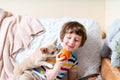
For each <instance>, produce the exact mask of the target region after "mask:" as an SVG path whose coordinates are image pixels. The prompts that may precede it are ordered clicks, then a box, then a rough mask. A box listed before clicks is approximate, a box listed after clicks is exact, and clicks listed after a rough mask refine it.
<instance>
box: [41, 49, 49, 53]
mask: <svg viewBox="0 0 120 80" xmlns="http://www.w3.org/2000/svg"><path fill="white" fill-rule="evenodd" d="M40 51H41V52H42V54H45V53H48V49H47V48H40Z"/></svg>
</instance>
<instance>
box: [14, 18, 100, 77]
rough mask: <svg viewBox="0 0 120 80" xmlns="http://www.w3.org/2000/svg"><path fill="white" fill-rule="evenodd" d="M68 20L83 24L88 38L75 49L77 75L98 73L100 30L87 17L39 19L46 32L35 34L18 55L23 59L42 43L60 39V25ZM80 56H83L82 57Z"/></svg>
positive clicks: (19, 60)
mask: <svg viewBox="0 0 120 80" xmlns="http://www.w3.org/2000/svg"><path fill="white" fill-rule="evenodd" d="M68 21H78V22H80V23H81V24H83V25H84V26H85V28H86V30H87V35H88V39H87V41H86V43H85V45H84V47H83V48H81V49H79V50H77V51H76V54H77V56H78V60H79V70H78V72H79V76H87V75H89V74H94V73H98V72H99V71H98V70H99V65H100V56H99V51H100V48H101V43H100V40H101V36H100V34H101V32H100V29H99V27H98V26H97V24H96V23H95V22H94V21H93V20H92V19H89V18H84V19H82V18H71V17H64V18H43V19H40V22H41V24H42V26H43V27H44V28H45V30H46V32H45V33H44V34H42V35H41V36H36V37H35V39H34V40H33V41H32V42H31V46H30V48H29V49H25V50H22V51H21V52H20V54H21V55H19V56H23V57H22V58H23V59H24V58H26V57H28V56H29V55H30V53H32V52H33V51H34V50H35V49H36V48H38V47H41V46H42V45H45V44H49V43H52V42H54V40H55V39H57V38H58V41H60V39H59V35H60V34H59V33H60V30H61V27H62V25H63V24H64V23H66V22H68ZM26 53H27V54H26ZM25 54H26V55H25ZM90 55H91V56H90ZM82 56H83V57H84V58H82ZM85 56H87V57H85ZM91 58H93V59H91ZM94 58H95V59H94ZM96 58H97V60H96ZM23 59H21V57H19V58H18V57H17V59H16V61H18V62H21V61H22V60H23ZM93 62H96V64H94V65H93V66H92V67H91V64H92V63H93ZM89 63H91V64H89ZM88 64H89V65H88ZM83 66H84V67H83Z"/></svg>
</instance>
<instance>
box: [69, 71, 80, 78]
mask: <svg viewBox="0 0 120 80" xmlns="http://www.w3.org/2000/svg"><path fill="white" fill-rule="evenodd" d="M77 77H78V76H77V72H70V71H69V72H68V80H77Z"/></svg>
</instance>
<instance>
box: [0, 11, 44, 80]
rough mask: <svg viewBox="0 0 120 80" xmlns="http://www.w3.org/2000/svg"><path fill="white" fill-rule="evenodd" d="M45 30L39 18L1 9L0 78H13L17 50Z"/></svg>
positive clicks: (5, 79) (3, 79) (26, 45)
mask: <svg viewBox="0 0 120 80" xmlns="http://www.w3.org/2000/svg"><path fill="white" fill-rule="evenodd" d="M43 32H44V28H43V27H42V25H41V23H40V22H39V21H38V20H37V19H35V18H32V17H30V16H22V15H15V14H12V13H10V12H7V11H5V10H3V9H0V80H11V77H12V74H13V69H14V63H15V61H14V59H15V56H16V55H17V51H19V50H20V49H22V48H26V47H28V46H29V43H30V42H31V40H32V39H33V38H34V36H35V35H40V34H42V33H43Z"/></svg>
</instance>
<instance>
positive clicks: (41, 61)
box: [14, 44, 58, 80]
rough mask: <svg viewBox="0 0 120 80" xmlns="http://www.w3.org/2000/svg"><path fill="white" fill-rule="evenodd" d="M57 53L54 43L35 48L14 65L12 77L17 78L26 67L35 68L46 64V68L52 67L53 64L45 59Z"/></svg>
mask: <svg viewBox="0 0 120 80" xmlns="http://www.w3.org/2000/svg"><path fill="white" fill-rule="evenodd" d="M57 53H58V50H57V48H56V46H55V44H50V45H47V46H45V47H42V48H40V49H37V50H36V51H35V52H34V53H33V54H31V55H30V56H29V57H28V58H26V59H25V60H23V61H22V62H21V63H19V64H18V65H16V66H15V68H14V79H15V80H19V79H16V78H17V77H18V76H19V75H22V74H24V72H25V71H26V70H28V69H33V68H37V67H40V66H47V67H48V68H53V65H52V64H50V63H48V62H46V59H47V58H48V57H55V56H56V55H57ZM27 76H28V75H27ZM25 80H27V79H25ZM29 80H30V79H29ZM31 80H32V79H31ZM33 80H34V79H33Z"/></svg>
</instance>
